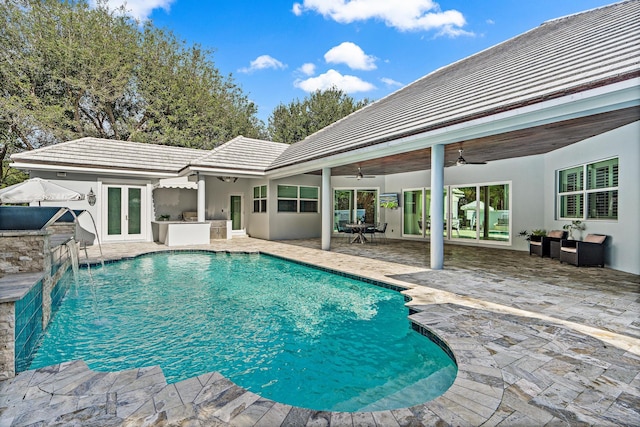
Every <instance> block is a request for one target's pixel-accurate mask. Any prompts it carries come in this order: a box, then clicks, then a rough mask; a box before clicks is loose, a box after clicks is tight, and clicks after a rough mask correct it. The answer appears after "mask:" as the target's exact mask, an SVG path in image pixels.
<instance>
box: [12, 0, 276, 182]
mask: <svg viewBox="0 0 640 427" xmlns="http://www.w3.org/2000/svg"><path fill="white" fill-rule="evenodd" d="M0 45H2V47H3V48H2V49H1V50H0V137H1V138H0V164H2V165H3V166H6V162H5V161H6V159H7V156H9V155H10V154H12V153H14V152H20V151H24V150H31V149H34V148H38V147H42V146H46V145H50V144H55V143H57V142H60V141H64V140H69V139H75V138H80V137H85V136H95V137H101V138H112V139H120V140H131V141H140V142H153V143H159V144H169V145H178V146H187V147H197V148H213V147H215V146H216V145H217V144H219V143H221V142H224V141H227V140H229V139H232V138H233V137H235V136H237V135H239V134H243V135H245V136H249V137H258V138H264V137H266V131H265V129H264V124H263V123H262V122H261V121H260V120H258V119H257V117H256V115H257V108H256V106H255V105H254V104H253V103H252V102H250V101H249V100H248V98H247V97H246V96H245V95H244V93H243V92H242V90H241V89H240V87H238V86H237V85H236V84H235V82H234V81H233V77H232V76H231V75H228V76H223V75H221V73H220V72H219V71H218V69H217V68H216V67H215V64H214V62H213V61H212V59H211V58H212V52H211V51H209V50H205V49H202V48H201V47H200V46H197V45H194V46H187V45H186V44H185V42H183V41H180V40H178V39H177V38H176V37H175V36H174V35H173V34H172V33H171V32H169V31H166V30H161V29H158V28H155V27H154V26H153V24H151V23H146V24H145V25H144V27H142V28H141V27H139V25H138V23H137V22H135V21H133V20H132V19H130V18H129V17H127V15H126V14H125V13H124V8H120V9H116V10H112V9H109V8H108V7H107V3H106V0H98V4H97V6H96V7H93V8H91V7H89V5H88V3H87V1H86V0H78V1H71V0H67V1H60V0H0ZM5 175H6V169H5V168H2V169H0V179H3V177H4V176H5ZM0 184H2V181H0Z"/></svg>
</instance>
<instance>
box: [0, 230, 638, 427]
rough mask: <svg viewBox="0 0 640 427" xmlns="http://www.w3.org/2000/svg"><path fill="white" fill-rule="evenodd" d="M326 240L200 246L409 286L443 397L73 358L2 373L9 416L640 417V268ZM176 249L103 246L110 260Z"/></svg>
mask: <svg viewBox="0 0 640 427" xmlns="http://www.w3.org/2000/svg"><path fill="white" fill-rule="evenodd" d="M319 248H320V242H319V240H313V239H312V240H299V241H287V242H268V241H263V240H257V239H251V238H242V239H233V240H231V241H213V242H212V244H211V245H205V246H199V247H193V249H210V250H222V251H241V252H254V251H260V252H264V253H270V254H274V255H278V256H282V257H286V258H290V259H294V260H297V261H302V262H308V263H311V264H315V265H319V266H322V267H325V268H332V269H335V270H340V271H344V272H348V273H352V274H356V275H359V276H363V277H368V278H371V279H375V280H380V281H383V282H387V283H391V284H394V285H398V286H402V287H405V288H407V291H405V293H406V294H408V295H410V296H411V297H412V301H411V302H410V303H409V305H410V307H411V309H412V311H414V312H415V314H412V315H411V319H412V320H413V322H414V328H417V329H420V328H427V329H428V330H430V331H432V332H433V333H435V334H437V335H438V336H439V337H440V338H441V339H442V340H444V341H445V342H446V343H447V344H448V345H449V347H450V348H451V349H452V351H453V353H454V355H455V357H456V361H457V363H458V368H459V371H458V376H457V378H456V380H455V382H454V384H453V386H452V387H451V388H450V389H449V390H448V391H447V392H446V393H445V394H444V395H442V396H440V397H439V398H436V399H434V400H432V401H430V402H426V403H424V404H422V405H417V406H414V407H411V408H405V409H400V410H392V411H381V412H360V413H331V412H322V411H313V410H308V409H303V408H296V407H291V406H289V405H284V404H281V403H276V402H273V401H269V400H267V399H263V398H261V397H260V396H258V395H256V394H254V393H251V392H247V391H246V390H243V389H242V388H240V387H238V386H236V385H235V384H233V383H232V382H230V381H229V380H227V379H226V378H224V377H222V376H221V375H220V374H218V373H209V374H206V375H202V376H200V377H197V378H191V379H189V380H185V381H181V382H178V383H175V384H167V383H166V381H165V379H164V376H163V374H162V371H161V369H160V368H158V367H152V368H141V369H135V370H130V371H123V372H111V373H102V372H94V371H91V370H90V369H89V368H88V367H87V366H86V364H84V362H82V361H71V362H68V363H64V364H61V365H55V366H51V367H48V368H43V369H38V370H34V371H27V372H22V373H20V374H19V375H18V376H17V377H16V378H14V379H12V380H8V381H4V382H2V383H0V426H28V425H37V426H44V425H59V426H63V425H64V426H67V425H83V426H84V425H95V426H103V425H106V426H111V425H113V426H120V425H123V426H138V425H149V426H152V425H154V426H155V425H157V426H165V425H167V426H168V425H176V426H177V425H185V426H211V425H237V426H254V425H256V426H303V425H308V426H328V425H331V426H417V425H461V426H465V425H468V426H475V425H484V426H496V425H501V426H512V425H514V426H521V425H531V426H539V425H594V426H600V425H629V426H631V425H640V320H639V317H640V316H639V315H640V277H639V276H637V275H632V274H627V273H622V272H618V271H614V270H610V269H606V268H605V269H600V268H577V267H574V266H570V265H566V264H565V265H563V264H560V263H559V262H558V261H556V260H550V259H548V258H545V259H541V258H538V257H535V256H534V257H530V256H529V255H528V253H526V252H515V251H509V250H502V249H497V248H477V247H471V246H463V245H445V269H444V270H441V271H432V270H429V265H428V263H429V250H428V244H427V243H425V242H418V241H398V240H388V241H387V242H385V243H380V244H375V245H371V244H365V245H359V244H354V245H350V244H348V243H346V242H345V241H344V240H342V239H334V241H333V243H332V250H331V251H330V252H327V251H320V250H319ZM97 249H98V248H96V247H94V248H92V249H91V253H90V256H91V257H97V255H98V251H97ZM167 249H168V248H167V247H165V246H161V245H157V244H153V243H130V244H117V245H116V244H113V245H107V246H103V252H104V255H105V258H107V259H115V258H119V257H126V256H131V255H136V254H140V253H145V252H150V251H163V250H167Z"/></svg>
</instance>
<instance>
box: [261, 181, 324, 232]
mask: <svg viewBox="0 0 640 427" xmlns="http://www.w3.org/2000/svg"><path fill="white" fill-rule="evenodd" d="M278 184H280V185H309V186H316V187H318V188H320V187H321V184H322V177H321V176H320V175H297V176H292V177H289V178H283V179H277V180H273V181H271V182H270V184H269V188H268V194H269V195H268V199H267V205H268V207H267V209H268V211H269V233H270V239H271V240H286V239H306V238H312V237H320V233H321V226H322V216H321V214H320V211H321V204H322V190H321V189H320V190H319V197H320V198H319V200H318V212H317V213H309V212H306V213H293V212H278Z"/></svg>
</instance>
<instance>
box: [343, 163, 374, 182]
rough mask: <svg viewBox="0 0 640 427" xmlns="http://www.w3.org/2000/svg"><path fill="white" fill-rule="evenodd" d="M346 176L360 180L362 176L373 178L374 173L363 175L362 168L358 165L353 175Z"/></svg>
mask: <svg viewBox="0 0 640 427" xmlns="http://www.w3.org/2000/svg"><path fill="white" fill-rule="evenodd" d="M347 178H355V179H357V180H358V181H359V180H361V179H362V178H375V176H374V175H364V174H363V173H362V169H361V168H360V166H358V173H357V174H355V175H354V176H348V177H347Z"/></svg>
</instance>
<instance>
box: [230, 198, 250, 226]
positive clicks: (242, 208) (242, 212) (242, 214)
mask: <svg viewBox="0 0 640 427" xmlns="http://www.w3.org/2000/svg"><path fill="white" fill-rule="evenodd" d="M234 196H235V197H240V229H238V230H233V218H232V216H231V214H232V213H233V212H232V210H231V209H232V204H231V197H234ZM227 201H228V202H229V209H228V210H227V212H229V219H230V220H231V221H232V225H231V228H232V231H233V233H236V234H244V233H246V229H247V227H246V224H245V215H244V208H245V205H244V193H229V195H228V199H227Z"/></svg>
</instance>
